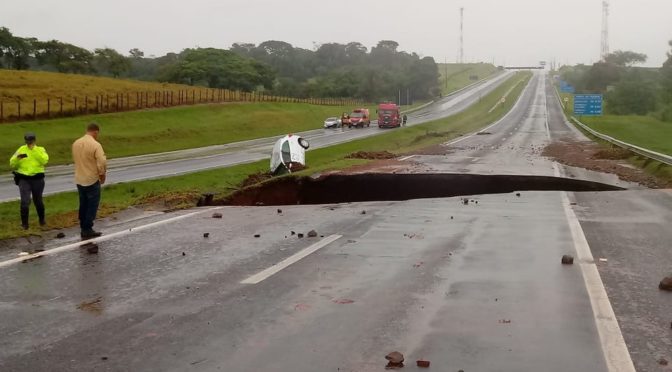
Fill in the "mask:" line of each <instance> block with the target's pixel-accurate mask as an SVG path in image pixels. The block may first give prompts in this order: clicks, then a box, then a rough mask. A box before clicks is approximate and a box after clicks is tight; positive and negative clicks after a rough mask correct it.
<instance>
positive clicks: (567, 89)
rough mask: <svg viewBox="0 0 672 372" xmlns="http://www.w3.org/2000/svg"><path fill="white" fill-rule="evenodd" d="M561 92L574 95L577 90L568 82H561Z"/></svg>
mask: <svg viewBox="0 0 672 372" xmlns="http://www.w3.org/2000/svg"><path fill="white" fill-rule="evenodd" d="M560 92H561V93H570V94H574V93H575V92H576V89H574V87H573V86H572V85H571V84H569V83H568V82H566V81H564V80H560Z"/></svg>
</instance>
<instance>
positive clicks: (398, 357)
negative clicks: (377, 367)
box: [385, 351, 404, 369]
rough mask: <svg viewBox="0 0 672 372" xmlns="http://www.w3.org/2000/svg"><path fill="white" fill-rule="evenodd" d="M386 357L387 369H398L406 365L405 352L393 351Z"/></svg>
mask: <svg viewBox="0 0 672 372" xmlns="http://www.w3.org/2000/svg"><path fill="white" fill-rule="evenodd" d="M385 359H387V365H386V366H385V369H398V368H403V367H404V354H402V353H400V352H398V351H393V352H391V353H389V354H387V355H385Z"/></svg>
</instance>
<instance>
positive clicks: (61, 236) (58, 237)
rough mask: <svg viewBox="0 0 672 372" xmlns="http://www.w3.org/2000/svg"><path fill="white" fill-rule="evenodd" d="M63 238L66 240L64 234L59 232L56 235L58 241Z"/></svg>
mask: <svg viewBox="0 0 672 372" xmlns="http://www.w3.org/2000/svg"><path fill="white" fill-rule="evenodd" d="M63 238H65V234H64V233H62V232H59V233H58V234H56V239H63Z"/></svg>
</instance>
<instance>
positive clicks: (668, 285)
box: [658, 276, 672, 327]
mask: <svg viewBox="0 0 672 372" xmlns="http://www.w3.org/2000/svg"><path fill="white" fill-rule="evenodd" d="M658 289H660V290H662V291H672V276H668V277H666V278H663V280H661V281H660V284H658ZM671 327H672V325H671Z"/></svg>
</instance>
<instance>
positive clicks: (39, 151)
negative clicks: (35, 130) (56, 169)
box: [33, 146, 49, 165]
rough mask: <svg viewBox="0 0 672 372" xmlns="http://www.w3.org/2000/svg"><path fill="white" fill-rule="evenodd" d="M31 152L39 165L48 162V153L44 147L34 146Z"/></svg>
mask: <svg viewBox="0 0 672 372" xmlns="http://www.w3.org/2000/svg"><path fill="white" fill-rule="evenodd" d="M33 154H34V155H35V159H36V160H37V162H38V163H40V165H46V164H47V163H48V162H49V154H47V150H45V149H44V147H40V146H35V148H34V149H33Z"/></svg>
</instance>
